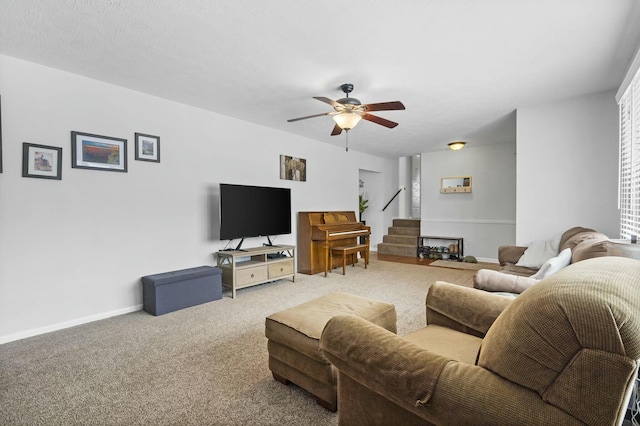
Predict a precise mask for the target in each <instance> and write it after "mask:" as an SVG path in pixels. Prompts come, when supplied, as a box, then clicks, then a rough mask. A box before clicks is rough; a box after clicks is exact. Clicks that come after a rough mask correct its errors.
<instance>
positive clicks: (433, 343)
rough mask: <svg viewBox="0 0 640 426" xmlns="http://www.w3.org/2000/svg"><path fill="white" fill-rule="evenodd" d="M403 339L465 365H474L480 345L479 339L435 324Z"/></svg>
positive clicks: (480, 340)
mask: <svg viewBox="0 0 640 426" xmlns="http://www.w3.org/2000/svg"><path fill="white" fill-rule="evenodd" d="M403 339H404V340H406V341H407V342H411V343H413V344H414V345H416V346H420V347H421V348H423V349H426V350H428V351H430V352H433V353H436V354H438V355H442V356H444V357H446V358H451V359H454V360H456V361H460V362H465V363H467V364H475V363H476V358H477V357H478V350H479V349H480V343H482V339H481V338H480V337H476V336H472V335H471V334H467V333H462V332H460V331H456V330H452V329H450V328H449V327H443V326H440V325H436V324H430V325H429V326H428V327H424V328H421V329H420V330H418V331H414V332H413V333H409V334H407V335H406V336H404V337H403Z"/></svg>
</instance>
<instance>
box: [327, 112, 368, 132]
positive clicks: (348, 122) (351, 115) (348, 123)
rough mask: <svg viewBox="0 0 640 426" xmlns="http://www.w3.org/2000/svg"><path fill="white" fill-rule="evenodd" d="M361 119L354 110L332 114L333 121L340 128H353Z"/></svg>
mask: <svg viewBox="0 0 640 426" xmlns="http://www.w3.org/2000/svg"><path fill="white" fill-rule="evenodd" d="M361 119H362V117H361V116H360V114H356V113H355V112H343V113H340V114H336V115H334V116H333V121H335V122H336V124H337V125H338V127H340V128H341V129H342V130H351V129H353V128H354V127H356V124H358V122H359V121H360V120H361Z"/></svg>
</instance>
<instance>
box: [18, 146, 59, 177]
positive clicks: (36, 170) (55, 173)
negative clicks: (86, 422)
mask: <svg viewBox="0 0 640 426" xmlns="http://www.w3.org/2000/svg"><path fill="white" fill-rule="evenodd" d="M22 177H33V178H41V179H57V180H62V148H58V147H55V146H46V145H36V144H33V143H27V142H24V143H23V144H22Z"/></svg>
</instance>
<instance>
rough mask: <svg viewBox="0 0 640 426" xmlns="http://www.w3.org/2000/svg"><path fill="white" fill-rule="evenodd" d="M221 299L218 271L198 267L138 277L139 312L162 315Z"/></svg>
mask: <svg viewBox="0 0 640 426" xmlns="http://www.w3.org/2000/svg"><path fill="white" fill-rule="evenodd" d="M221 298H222V270H221V269H220V268H216V267H213V266H199V267H196V268H189V269H182V270H179V271H171V272H165V273H162V274H155V275H148V276H146V277H142V299H143V303H142V306H143V309H144V310H145V311H146V312H148V313H150V314H152V315H156V316H157V315H163V314H166V313H169V312H173V311H177V310H179V309H184V308H188V307H190V306H195V305H200V304H202V303H206V302H211V301H213V300H218V299H221Z"/></svg>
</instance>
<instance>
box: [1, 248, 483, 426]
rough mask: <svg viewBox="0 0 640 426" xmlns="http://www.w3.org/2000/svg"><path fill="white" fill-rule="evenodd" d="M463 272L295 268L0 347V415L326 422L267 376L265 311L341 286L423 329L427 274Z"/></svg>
mask: <svg viewBox="0 0 640 426" xmlns="http://www.w3.org/2000/svg"><path fill="white" fill-rule="evenodd" d="M473 273H474V272H473V271H467V270H456V269H449V268H429V267H426V266H420V265H406V264H400V263H392V262H385V261H377V260H373V261H372V262H371V263H370V265H369V268H368V269H366V270H365V269H364V268H363V267H362V264H360V265H359V266H356V267H349V268H348V269H347V274H346V275H345V276H343V275H342V274H341V273H339V272H337V270H336V272H333V273H331V274H329V276H328V277H327V278H324V277H322V275H314V276H308V275H302V274H298V275H297V276H296V280H295V282H291V280H281V281H276V282H273V283H268V284H263V285H260V286H256V287H252V288H247V289H243V290H239V291H238V295H237V297H236V298H235V299H232V298H231V297H230V293H229V292H228V291H226V292H224V293H223V298H222V299H221V300H218V301H214V302H210V303H206V304H203V305H199V306H195V307H192V308H189V309H184V310H181V311H176V312H173V313H169V314H166V315H162V316H158V317H154V316H152V315H149V314H147V313H146V312H144V311H139V312H134V313H131V314H126V315H122V316H118V317H114V318H110V319H106V320H102V321H96V322H92V323H89V324H85V325H81V326H78V327H74V328H70V329H65V330H60V331H56V332H53V333H48V334H45V335H41V336H36V337H32V338H28V339H24V340H20V341H16V342H11V343H7V344H4V345H0V424H2V425H93V424H101V425H151V424H152V425H185V424H191V425H336V424H337V415H336V414H335V413H330V412H328V411H326V410H325V409H323V408H321V407H320V406H319V405H317V404H316V402H315V400H314V399H313V398H312V397H311V396H310V395H309V394H308V393H306V392H305V391H304V390H302V389H300V388H298V387H296V386H285V385H283V384H281V383H278V382H276V381H275V380H273V378H272V377H271V373H270V371H269V369H268V366H267V349H266V338H265V337H264V321H265V317H266V316H268V315H269V314H271V313H273V312H277V311H279V310H282V309H285V308H288V307H291V306H295V305H298V304H300V303H302V302H305V301H308V300H311V299H314V298H316V297H319V296H322V295H324V294H327V293H330V292H333V291H346V292H351V293H353V294H357V295H361V296H366V297H370V298H374V299H378V300H384V301H387V302H390V303H393V304H395V305H396V309H397V312H398V333H399V334H400V335H404V334H407V333H409V332H411V331H414V330H416V329H418V328H420V327H423V326H424V324H425V308H424V300H425V296H426V292H427V288H428V287H429V286H430V285H431V284H432V283H433V282H434V281H436V280H445V281H450V282H454V283H459V284H462V285H466V286H470V285H471V280H472V277H473ZM140 291H141V290H140ZM54 302H55V301H52V303H54Z"/></svg>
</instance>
